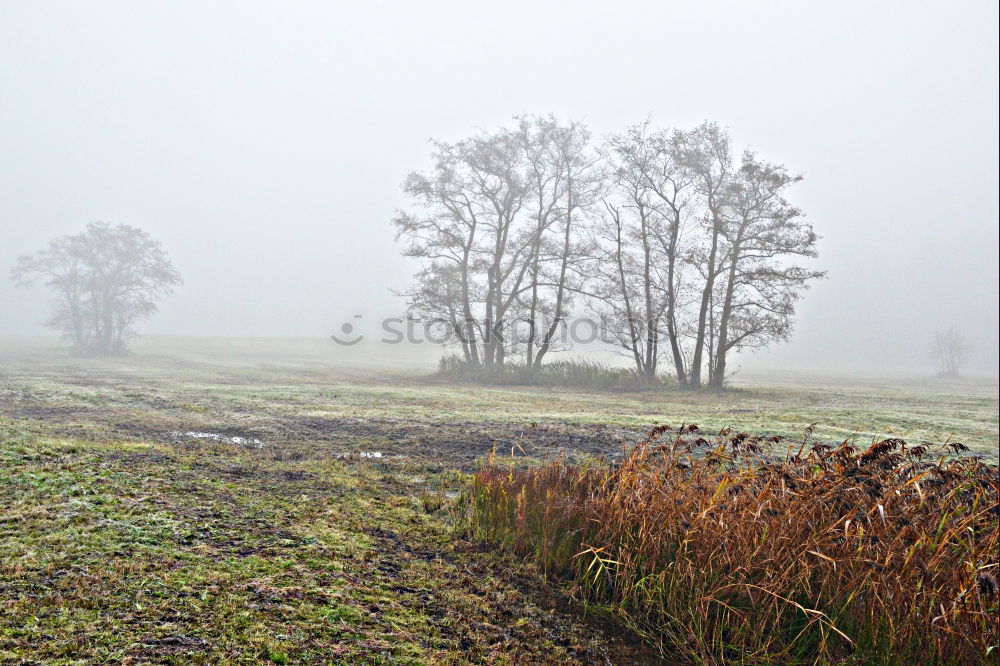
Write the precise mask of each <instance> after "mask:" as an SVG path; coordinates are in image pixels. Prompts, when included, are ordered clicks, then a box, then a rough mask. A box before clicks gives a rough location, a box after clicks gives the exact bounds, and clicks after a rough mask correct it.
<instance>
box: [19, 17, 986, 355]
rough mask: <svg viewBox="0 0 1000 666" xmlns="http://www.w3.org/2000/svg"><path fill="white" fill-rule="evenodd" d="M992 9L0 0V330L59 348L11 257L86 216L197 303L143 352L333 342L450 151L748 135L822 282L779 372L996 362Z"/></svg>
mask: <svg viewBox="0 0 1000 666" xmlns="http://www.w3.org/2000/svg"><path fill="white" fill-rule="evenodd" d="M997 18H998V17H997V7H996V3H995V2H987V1H985V0H984V1H981V2H942V3H923V2H921V3H914V2H901V3H888V2H876V3H871V2H865V3H843V2H840V3H823V4H822V5H820V3H804V2H801V1H800V2H749V3H748V2H733V3H715V2H690V3H681V2H645V3H630V2H613V3H612V2H596V1H595V2H572V3H570V2H565V3H555V2H552V3H546V2H525V3H519V2H502V3H499V2H494V3H480V2H471V1H469V0H466V1H464V2H398V3H378V2H352V3H346V2H315V3H307V2H273V3H264V2H250V1H248V0H243V1H241V2H231V3H230V2H176V1H172V2H136V1H134V0H133V1H129V2H109V1H100V2H97V1H88V2H44V1H32V2H17V1H16V0H0V232H2V234H0V335H30V334H36V333H42V332H45V329H43V328H42V327H41V325H40V322H42V321H43V320H44V318H45V310H46V305H47V301H48V297H47V295H46V294H45V293H44V292H43V291H42V290H41V289H14V288H13V286H12V285H11V283H10V281H9V280H8V279H7V273H8V271H9V269H10V265H11V263H12V262H13V260H14V258H15V257H16V256H17V255H20V254H24V253H29V252H33V251H35V250H37V249H39V248H40V247H42V246H43V245H44V244H45V243H46V242H47V241H48V240H49V239H50V238H52V237H54V236H57V235H60V234H65V233H70V232H76V231H78V230H80V229H81V228H82V227H83V226H84V225H85V224H86V223H87V222H89V221H93V220H107V221H112V222H124V223H128V224H132V225H136V226H139V227H142V228H144V229H146V230H148V231H149V232H150V233H152V235H153V236H154V237H155V238H157V239H159V240H161V241H162V242H163V244H164V246H165V247H166V249H167V250H168V252H169V253H170V255H171V257H172V258H173V261H174V264H175V265H176V267H177V268H178V269H179V270H180V271H181V273H182V274H183V276H184V280H185V285H184V286H183V287H182V288H180V289H179V290H178V292H177V293H176V294H175V295H174V296H172V297H169V298H168V299H167V300H165V301H164V302H163V304H162V306H161V311H160V313H159V314H158V315H156V316H155V317H154V318H153V319H152V320H151V321H150V322H149V323H148V324H146V325H145V326H144V327H143V331H144V332H147V333H156V334H185V335H188V334H191V335H296V336H325V335H327V334H329V333H330V332H332V331H333V330H334V329H335V327H336V326H338V325H339V324H340V322H342V321H344V320H345V319H348V318H350V317H351V316H352V315H353V314H355V313H362V314H365V315H367V316H368V317H378V316H385V315H392V314H397V313H399V312H400V311H401V310H402V309H403V304H402V301H401V299H399V298H398V297H396V296H394V295H393V293H392V290H393V289H403V288H405V287H406V286H407V285H408V283H409V280H410V276H411V273H412V271H413V268H414V265H413V264H412V263H411V262H410V261H409V260H404V259H402V258H400V256H399V247H398V246H397V245H396V244H395V243H394V239H393V230H392V228H391V227H390V224H389V219H390V218H391V216H392V213H393V210H394V209H395V208H397V207H399V206H401V205H403V203H404V199H403V197H402V195H401V192H400V189H399V185H400V183H401V182H402V180H403V178H404V176H405V174H406V172H407V171H408V170H410V169H413V168H423V167H425V166H426V165H427V162H428V155H429V146H428V139H429V138H430V137H435V138H441V139H457V138H460V137H461V136H463V135H465V134H468V133H469V132H470V131H471V130H472V129H473V128H474V127H477V126H481V127H493V126H495V125H497V124H500V123H504V122H506V121H507V120H508V119H509V118H510V116H511V115H513V114H515V113H522V112H529V113H547V112H554V113H555V114H557V115H559V116H561V117H564V118H574V119H580V120H584V121H586V122H587V123H589V125H590V126H591V128H592V129H593V131H594V133H595V135H596V136H598V137H600V136H602V135H603V134H605V133H606V132H609V131H612V130H616V129H620V128H622V127H623V126H624V125H626V124H629V123H634V122H637V121H641V120H643V119H644V118H646V117H647V116H651V117H652V118H653V119H654V121H655V122H657V123H659V124H661V125H670V126H680V127H690V126H692V125H694V124H696V123H698V122H700V121H702V120H704V119H712V120H717V121H718V122H720V123H721V124H723V125H726V126H728V127H729V128H730V129H731V131H732V133H733V135H734V138H735V142H736V145H737V147H740V148H742V147H747V146H748V147H751V148H753V149H755V150H757V151H759V152H760V153H761V155H762V156H764V157H765V158H767V159H769V160H775V161H780V162H783V163H785V164H786V165H788V167H789V168H790V169H791V170H793V171H800V172H802V173H804V174H805V176H806V179H805V181H804V182H803V183H802V184H800V185H798V186H796V188H795V190H793V194H792V198H793V200H794V201H795V203H797V204H798V205H800V206H801V207H802V208H804V209H805V211H806V212H807V214H808V217H809V219H810V220H811V221H812V223H813V224H814V226H815V228H816V230H817V231H818V232H819V233H820V234H821V235H822V237H823V238H822V240H821V242H820V245H819V249H820V259H819V260H818V262H816V265H817V267H819V268H824V269H827V270H828V271H829V278H828V279H827V280H825V281H823V282H821V283H818V284H816V285H815V286H814V287H813V289H812V290H811V291H810V292H809V293H808V294H807V295H806V298H805V299H804V301H803V302H802V304H801V307H800V313H799V315H798V317H797V329H796V332H795V334H794V336H793V338H792V341H791V342H790V343H789V344H786V345H783V346H781V347H779V348H777V349H775V350H773V351H771V352H769V353H768V354H766V355H759V357H760V360H758V361H746V363H752V362H759V363H771V364H778V365H787V366H791V367H800V368H808V367H816V368H823V369H830V368H842V369H883V368H884V369H900V370H904V369H905V370H921V369H929V368H928V359H927V347H928V340H929V337H930V335H931V333H932V331H933V329H935V328H938V327H945V326H947V325H949V324H956V325H958V326H959V327H960V328H961V329H962V330H963V331H964V332H965V334H966V336H967V337H968V338H969V339H970V341H971V342H972V344H973V346H974V348H975V350H976V355H975V356H976V360H977V362H978V363H979V364H980V369H981V370H980V371H981V372H984V373H987V374H995V373H996V371H997V347H998V336H997V330H998V295H997V293H998V278H997V276H998V234H997V222H998V207H997V199H998V191H997V190H998V187H997V181H998V165H997V160H998V151H997V145H998V136H997V120H998V108H997V96H998V86H997V50H998V43H997Z"/></svg>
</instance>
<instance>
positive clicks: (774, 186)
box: [709, 152, 825, 388]
mask: <svg viewBox="0 0 1000 666" xmlns="http://www.w3.org/2000/svg"><path fill="white" fill-rule="evenodd" d="M800 180H802V177H801V176H793V175H790V174H789V173H788V172H787V170H786V169H785V168H784V167H783V166H781V165H776V164H771V163H768V162H763V161H761V160H759V159H758V158H757V156H756V155H754V154H753V153H750V152H746V153H744V154H743V160H742V163H741V166H740V168H739V170H738V171H737V172H736V173H735V174H734V175H733V178H732V180H731V182H730V183H729V184H728V185H727V186H726V188H725V189H724V190H723V191H722V192H721V196H720V200H721V201H722V203H723V205H722V207H721V209H722V210H723V217H722V223H721V225H720V226H719V236H720V238H721V240H722V243H721V244H720V245H721V246H722V247H723V252H722V253H721V261H720V263H719V268H720V277H721V278H722V279H723V282H722V284H721V285H720V288H721V299H719V308H720V310H719V313H718V319H717V321H718V333H717V337H716V338H715V339H714V340H713V345H712V346H714V359H713V361H712V362H711V363H710V365H709V385H710V386H712V387H713V388H722V385H723V382H724V381H725V376H726V357H727V354H728V353H729V352H730V351H732V350H734V349H740V348H743V347H753V346H764V345H766V344H768V343H769V342H771V341H774V340H782V339H785V338H787V337H788V335H789V333H790V332H791V317H792V315H794V314H795V302H796V301H797V300H798V299H799V298H800V297H801V293H802V290H803V289H806V288H808V282H809V281H810V280H814V279H817V278H821V277H823V276H824V275H825V273H824V272H822V271H811V270H807V269H805V268H803V267H800V266H796V265H792V264H788V263H787V259H788V258H790V257H815V256H816V240H817V236H816V233H815V232H814V231H813V229H812V226H811V225H809V224H808V223H807V222H805V220H804V219H803V216H802V211H800V210H799V209H798V208H796V207H794V206H792V205H791V204H789V203H788V201H786V200H785V198H784V193H785V191H786V190H787V188H788V187H789V186H790V185H792V184H794V183H797V182H799V181H800ZM713 321H714V318H713Z"/></svg>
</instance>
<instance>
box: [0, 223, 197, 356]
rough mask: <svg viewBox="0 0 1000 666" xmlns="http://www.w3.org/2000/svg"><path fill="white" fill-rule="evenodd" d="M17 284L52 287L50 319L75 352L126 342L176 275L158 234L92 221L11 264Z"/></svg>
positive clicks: (110, 350) (107, 349)
mask: <svg viewBox="0 0 1000 666" xmlns="http://www.w3.org/2000/svg"><path fill="white" fill-rule="evenodd" d="M11 278H12V279H13V280H14V282H15V283H17V284H18V286H26V285H29V284H32V283H34V282H38V281H42V282H44V284H45V286H47V287H49V288H50V289H52V290H53V291H54V292H55V295H56V300H55V304H54V310H53V313H52V316H51V317H50V318H49V320H48V321H47V322H46V323H47V325H48V326H51V327H52V328H56V329H58V330H60V331H61V332H62V334H63V338H64V339H66V340H68V341H69V342H70V343H71V344H72V346H73V349H74V350H75V351H76V352H77V353H81V354H93V355H110V354H117V353H121V352H123V351H124V350H125V344H126V341H127V340H128V339H129V338H131V337H133V336H134V335H135V334H136V330H135V325H136V324H137V323H138V322H140V321H142V320H143V319H146V318H148V317H149V316H150V315H152V314H153V313H154V312H156V309H157V306H156V303H157V301H158V300H159V299H160V298H161V297H163V296H164V295H166V294H169V293H171V292H172V291H173V287H174V286H176V285H178V284H180V283H181V277H180V274H179V273H178V272H177V271H176V270H175V269H174V267H173V265H172V264H171V263H170V260H169V259H168V258H167V254H166V252H164V250H163V248H162V246H161V245H160V243H159V242H157V241H154V240H153V239H152V238H151V237H150V236H149V234H148V233H146V232H145V231H143V230H142V229H138V228H136V227H132V226H128V225H125V224H118V225H115V226H112V225H110V224H108V223H106V222H93V223H91V224H89V225H87V228H86V229H85V230H84V231H83V232H81V233H79V234H73V235H67V236H60V237H59V238H56V239H54V240H52V241H51V242H50V243H49V246H48V247H47V248H45V249H43V250H41V251H39V252H37V253H35V254H33V255H25V256H22V257H18V259H17V262H16V263H15V264H14V267H13V269H12V270H11Z"/></svg>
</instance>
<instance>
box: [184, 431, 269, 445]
mask: <svg viewBox="0 0 1000 666" xmlns="http://www.w3.org/2000/svg"><path fill="white" fill-rule="evenodd" d="M170 435H171V437H175V438H180V437H187V438H190V439H208V440H211V441H213V442H229V443H230V444H255V445H256V446H262V445H263V444H264V443H263V442H262V441H260V440H259V439H257V438H256V437H240V436H239V435H235V436H233V437H230V436H228V435H223V434H220V433H217V432H198V431H195V430H188V431H186V432H180V431H174V432H172V433H170Z"/></svg>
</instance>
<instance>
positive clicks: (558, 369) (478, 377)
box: [437, 355, 676, 391]
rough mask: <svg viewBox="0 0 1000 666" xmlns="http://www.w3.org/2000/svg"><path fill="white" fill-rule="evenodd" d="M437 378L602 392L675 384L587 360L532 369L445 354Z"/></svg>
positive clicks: (658, 387) (630, 370)
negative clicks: (477, 362) (472, 361)
mask: <svg viewBox="0 0 1000 666" xmlns="http://www.w3.org/2000/svg"><path fill="white" fill-rule="evenodd" d="M437 377H440V378H442V379H450V380H453V381H460V382H473V383H478V384H496V385H507V386H516V385H520V386H553V387H558V386H566V387H575V388H590V389H598V390H606V391H641V390H647V389H663V388H672V387H674V386H675V385H676V382H675V381H674V379H673V378H672V377H669V376H667V375H660V376H658V377H656V378H655V379H648V378H646V377H643V376H641V375H639V374H638V373H637V372H636V371H635V369H633V368H622V367H618V366H614V365H611V364H609V363H601V362H600V361H592V360H588V359H572V360H565V361H553V362H550V363H543V364H542V365H541V366H539V367H537V368H534V367H531V366H525V365H523V364H520V363H516V362H515V363H505V364H504V365H503V366H495V365H494V366H476V365H471V364H470V363H468V362H467V361H466V360H465V359H464V358H462V357H460V356H456V355H449V356H444V357H442V358H441V360H440V361H439V362H438V371H437Z"/></svg>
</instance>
